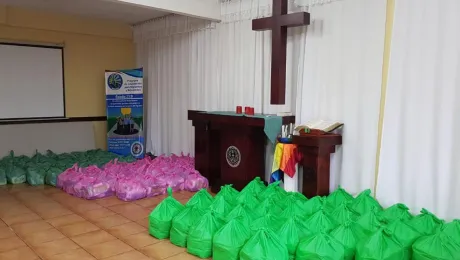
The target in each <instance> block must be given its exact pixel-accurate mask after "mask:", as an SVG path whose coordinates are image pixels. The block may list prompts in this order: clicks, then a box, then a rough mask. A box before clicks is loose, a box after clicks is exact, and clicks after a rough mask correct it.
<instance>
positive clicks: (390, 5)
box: [374, 0, 395, 196]
mask: <svg viewBox="0 0 460 260" xmlns="http://www.w3.org/2000/svg"><path fill="white" fill-rule="evenodd" d="M394 12H395V0H387V17H386V24H385V47H384V51H383V66H382V87H381V97H380V116H379V128H378V129H379V132H378V139H377V155H376V156H377V158H376V163H375V185H374V196H375V195H376V194H377V180H378V175H379V163H380V148H381V146H382V131H383V117H384V115H385V98H386V93H387V82H388V68H389V66H390V51H391V36H392V33H393V21H394Z"/></svg>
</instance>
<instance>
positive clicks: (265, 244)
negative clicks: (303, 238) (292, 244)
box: [240, 228, 289, 260]
mask: <svg viewBox="0 0 460 260" xmlns="http://www.w3.org/2000/svg"><path fill="white" fill-rule="evenodd" d="M240 259H241V260H262V259H263V260H288V259H289V254H288V251H287V248H286V246H285V245H283V244H282V243H281V242H280V240H279V238H278V236H277V235H276V234H275V233H274V232H273V231H272V230H270V229H268V228H261V229H259V230H258V231H257V233H256V234H255V235H254V236H252V237H251V238H250V239H249V240H248V242H247V243H246V244H245V245H244V246H243V248H242V249H241V252H240Z"/></svg>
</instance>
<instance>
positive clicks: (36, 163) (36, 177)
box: [0, 150, 135, 186]
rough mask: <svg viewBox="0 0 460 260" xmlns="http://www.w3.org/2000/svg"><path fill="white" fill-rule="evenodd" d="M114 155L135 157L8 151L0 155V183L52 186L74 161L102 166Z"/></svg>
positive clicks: (97, 151) (104, 154)
mask: <svg viewBox="0 0 460 260" xmlns="http://www.w3.org/2000/svg"><path fill="white" fill-rule="evenodd" d="M115 158H118V161H121V162H132V161H134V160H135V159H134V158H133V157H131V156H129V157H120V156H118V155H116V154H113V153H110V152H106V151H102V150H90V151H86V152H72V153H63V154H55V153H53V152H52V151H47V152H46V153H45V154H41V153H39V152H36V153H35V155H34V156H32V157H28V156H25V155H22V156H15V155H14V152H10V154H9V155H8V156H5V157H3V158H2V159H0V185H5V184H7V183H10V184H19V183H28V184H30V185H34V186H35V185H44V184H48V185H52V186H56V182H57V176H58V175H59V174H61V173H62V172H63V171H65V170H66V169H68V168H70V167H72V165H74V164H76V163H77V164H78V165H79V166H80V167H88V166H90V165H97V166H103V165H105V164H106V163H108V162H109V161H111V160H113V159H115Z"/></svg>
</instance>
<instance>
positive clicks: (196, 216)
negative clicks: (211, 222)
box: [169, 207, 205, 247]
mask: <svg viewBox="0 0 460 260" xmlns="http://www.w3.org/2000/svg"><path fill="white" fill-rule="evenodd" d="M204 214H205V211H204V210H203V209H201V208H198V207H186V208H185V209H184V210H182V211H181V212H179V214H177V215H176V216H175V217H174V218H173V219H172V222H171V232H170V236H169V240H170V241H171V243H172V244H174V245H176V246H179V247H186V245H187V236H188V232H189V230H190V227H191V226H193V225H194V224H195V223H196V222H198V220H200V218H201V217H202V216H203V215H204Z"/></svg>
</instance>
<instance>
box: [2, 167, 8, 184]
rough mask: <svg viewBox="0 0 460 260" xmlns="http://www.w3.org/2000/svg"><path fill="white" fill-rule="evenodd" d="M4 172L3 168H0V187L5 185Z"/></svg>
mask: <svg viewBox="0 0 460 260" xmlns="http://www.w3.org/2000/svg"><path fill="white" fill-rule="evenodd" d="M6 183H7V181H6V171H5V169H4V168H3V167H0V186H1V185H6Z"/></svg>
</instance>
